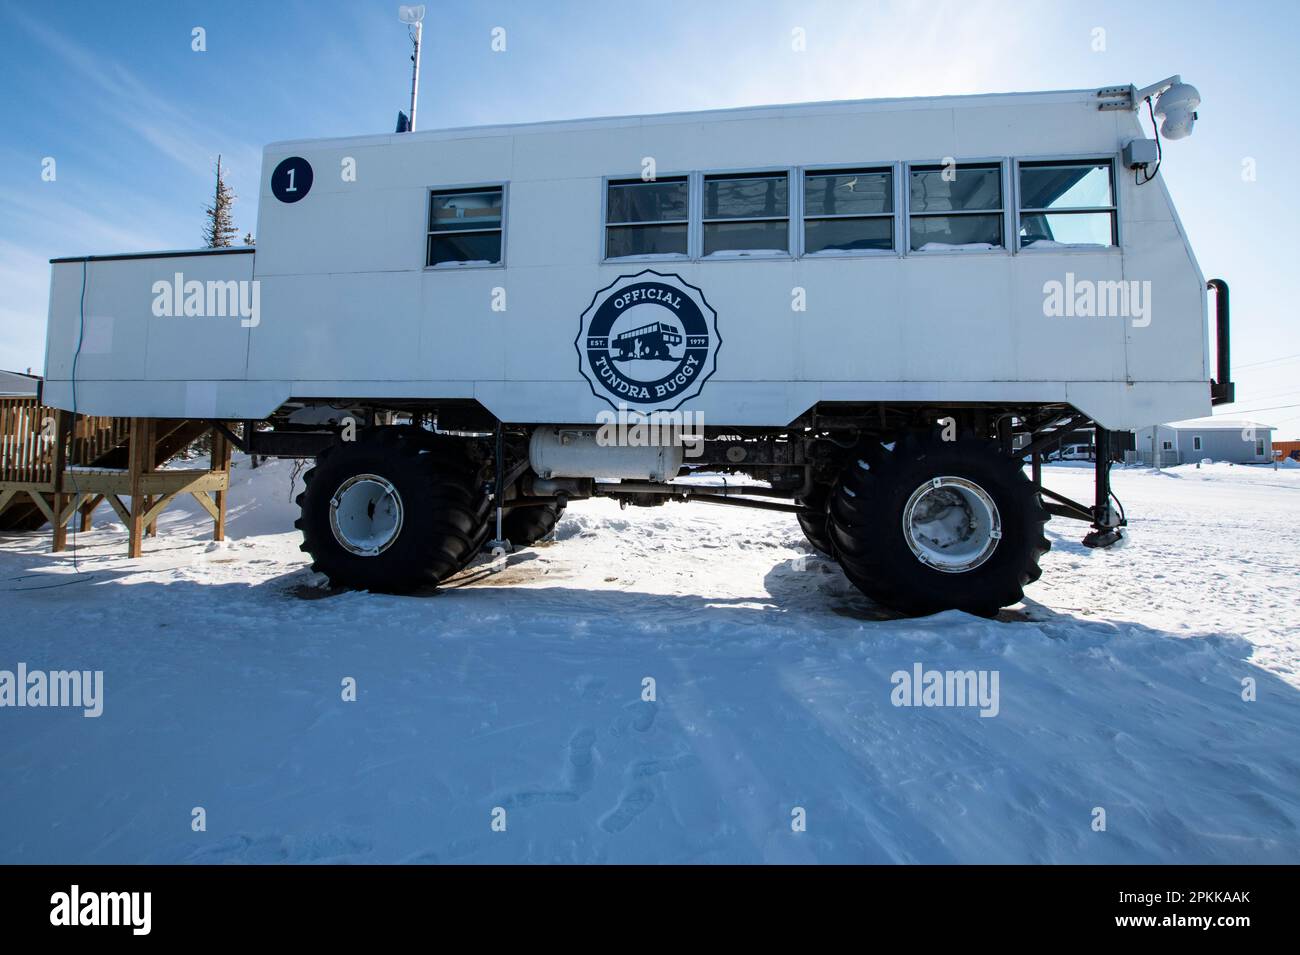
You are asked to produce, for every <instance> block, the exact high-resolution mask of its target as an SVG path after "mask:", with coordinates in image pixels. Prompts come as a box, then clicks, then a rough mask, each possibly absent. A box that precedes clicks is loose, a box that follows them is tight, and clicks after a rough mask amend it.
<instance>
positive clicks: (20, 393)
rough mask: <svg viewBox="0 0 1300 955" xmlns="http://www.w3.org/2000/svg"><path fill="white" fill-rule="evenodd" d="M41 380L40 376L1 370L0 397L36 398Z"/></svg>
mask: <svg viewBox="0 0 1300 955" xmlns="http://www.w3.org/2000/svg"><path fill="white" fill-rule="evenodd" d="M40 380H41V377H40V375H30V374H26V373H24V372H21V371H5V370H3V369H0V396H3V397H6V398H12V397H16V396H17V397H27V396H28V395H33V396H34V395H35V394H36V387H37V385H38V384H39V382H40Z"/></svg>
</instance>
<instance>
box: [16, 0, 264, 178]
mask: <svg viewBox="0 0 1300 955" xmlns="http://www.w3.org/2000/svg"><path fill="white" fill-rule="evenodd" d="M11 13H12V16H13V18H14V19H15V20H16V21H17V22H18V23H19V24H20V25H21V26H22V27H23V29H25V30H26V31H27V32H28V33H30V34H31V35H32V36H33V37H34V38H35V39H36V40H37V42H39V43H41V44H42V45H43V46H45V47H46V48H47V49H48V50H49V51H50V52H52V53H53V54H55V55H56V56H57V57H58V58H59V59H60V60H62V61H63V62H64V63H65V64H66V65H68V66H69V67H71V68H72V69H73V70H75V71H76V72H77V74H78V75H79V76H80V77H81V78H82V79H84V80H86V81H89V82H90V83H91V84H93V86H94V87H95V88H97V89H98V90H99V91H100V93H102V94H103V95H102V96H101V97H99V98H98V99H97V104H98V105H100V106H102V107H103V108H104V109H105V110H106V111H107V113H108V115H109V117H110V118H111V119H112V120H113V121H114V122H115V123H117V124H119V125H120V126H122V127H124V128H126V129H129V130H131V131H133V132H134V133H135V134H136V135H138V136H139V137H140V138H141V139H143V140H144V141H145V142H147V143H149V145H151V146H153V147H154V148H155V149H157V150H158V152H160V153H161V154H162V155H164V156H166V157H168V158H170V159H172V160H173V161H175V162H176V163H178V164H179V165H181V166H183V167H184V168H185V169H187V170H188V171H190V172H191V173H194V174H197V175H203V176H206V175H209V174H210V172H211V169H212V163H213V161H214V160H215V158H216V156H217V154H218V153H223V154H227V155H230V156H231V158H232V159H233V160H234V161H235V162H236V163H238V164H241V165H242V166H243V167H244V168H246V169H256V168H258V166H259V164H260V160H261V150H260V149H259V148H257V147H255V146H253V145H251V144H249V143H246V142H243V141H241V140H240V139H239V138H238V137H236V136H232V135H229V134H228V132H227V131H222V132H220V133H218V132H215V131H214V130H213V129H212V127H211V125H210V124H207V123H200V122H199V121H198V120H196V119H195V118H194V117H193V116H192V115H191V114H190V113H189V112H187V111H186V110H185V109H184V107H183V106H181V105H180V104H177V103H174V102H172V101H171V100H169V99H167V98H166V97H164V96H161V95H159V94H158V93H157V92H155V90H154V89H153V88H152V87H151V86H149V85H148V84H146V83H144V82H142V81H141V80H140V79H139V78H138V77H137V76H136V75H135V74H134V73H133V72H132V71H131V70H129V69H128V68H127V67H125V66H123V65H122V64H121V63H120V62H118V61H116V60H114V59H111V58H108V57H105V56H101V55H98V54H96V53H93V52H91V51H90V50H88V49H86V48H85V47H84V46H82V45H81V44H79V43H77V42H75V41H73V40H70V39H68V38H67V37H66V36H63V35H61V34H59V33H57V32H55V31H54V30H51V29H50V28H48V27H46V26H45V25H43V24H41V23H40V22H38V21H36V20H33V19H32V18H31V17H28V16H25V15H23V14H21V13H19V12H17V11H11Z"/></svg>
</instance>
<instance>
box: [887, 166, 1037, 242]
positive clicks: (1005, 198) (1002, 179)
mask: <svg viewBox="0 0 1300 955" xmlns="http://www.w3.org/2000/svg"><path fill="white" fill-rule="evenodd" d="M949 158H953V159H955V160H956V163H955V165H956V166H957V169H958V170H959V171H960V169H961V167H962V166H968V167H969V166H975V167H988V166H993V165H996V166H997V167H998V182H999V183H1000V185H1001V187H1002V188H1001V192H1002V205H1001V206H1000V207H999V208H998V209H996V210H994V209H971V210H962V211H960V212H917V213H913V212H912V173H913V171H930V170H932V169H935V168H938V169H942V168H943V167H944V166H945V165H946V164H945V163H944V161H943V160H942V159H937V160H936V159H926V160H908V161H907V162H905V163H904V164H903V172H904V176H905V185H904V188H903V199H904V200H905V201H906V203H907V208H906V210H905V211H904V219H905V221H906V223H907V236H906V239H907V241H906V243H905V248H906V250H907V251H906V253H905V254H907V255H909V256H911V255H920V256H930V255H1011V254H1012V251H1011V241H1010V238H1011V237H1010V236H1009V235H1008V230H1009V229H1010V227H1011V225H1010V222H1009V221H1008V220H1009V219H1010V216H1009V215H1008V214H1007V213H1008V209H1009V201H1010V200H1011V191H1010V186H1011V183H1010V179H1011V173H1010V168H1011V165H1012V159H1011V157H1009V156H984V157H972V158H970V159H958V158H957V157H955V156H954V157H949ZM977 215H985V216H988V215H997V216H1000V217H1001V219H1002V229H1001V238H1002V244H1001V245H1000V246H996V247H994V248H992V249H931V250H929V251H928V252H922V251H921V250H920V249H913V248H912V218H913V216H915V217H916V218H921V219H924V218H936V219H937V218H939V217H941V216H977ZM1017 221H1018V220H1017Z"/></svg>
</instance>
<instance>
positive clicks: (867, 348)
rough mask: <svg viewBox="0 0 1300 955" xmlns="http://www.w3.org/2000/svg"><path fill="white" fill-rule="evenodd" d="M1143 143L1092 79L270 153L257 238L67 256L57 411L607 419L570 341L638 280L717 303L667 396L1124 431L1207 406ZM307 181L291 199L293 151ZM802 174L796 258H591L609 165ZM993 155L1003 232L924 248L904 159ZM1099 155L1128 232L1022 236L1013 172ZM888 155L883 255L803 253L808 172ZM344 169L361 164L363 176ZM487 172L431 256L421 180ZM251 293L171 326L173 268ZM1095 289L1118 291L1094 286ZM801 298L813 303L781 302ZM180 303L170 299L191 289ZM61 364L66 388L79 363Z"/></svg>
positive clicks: (766, 409)
mask: <svg viewBox="0 0 1300 955" xmlns="http://www.w3.org/2000/svg"><path fill="white" fill-rule="evenodd" d="M1142 136H1143V132H1142V130H1141V128H1140V126H1139V123H1138V120H1137V118H1136V114H1135V112H1134V111H1132V110H1109V111H1108V110H1099V108H1098V99H1097V92H1096V91H1095V90H1083V91H1069V92H1052V93H1028V94H1006V95H989V96H963V97H941V98H926V99H894V100H875V101H857V102H835V103H823V104H810V105H796V106H773V107H759V108H745V109H733V110H717V111H710V112H699V113H681V114H671V115H660V116H631V117H620V118H607V119H592V120H582V121H574V122H551V123H536V124H528V125H515V126H497V127H484V128H475V129H452V130H441V131H428V132H424V131H421V132H413V133H402V134H394V135H377V136H361V137H355V138H347V139H326V140H310V141H293V142H283V143H276V144H273V145H271V146H268V147H267V148H266V150H265V153H264V158H263V170H262V188H261V195H260V205H259V216H258V227H257V247H256V252H255V253H253V252H248V253H247V254H238V252H239V251H240V250H235V251H234V252H233V253H232V254H218V255H213V254H210V253H191V254H184V255H180V254H177V255H173V256H172V257H167V258H160V257H127V258H125V259H123V260H115V259H113V258H111V257H105V258H94V257H92V258H90V259H89V260H84V259H74V260H56V262H55V264H54V266H53V278H52V289H51V297H50V313H49V334H48V341H47V354H46V383H45V392H44V394H45V400H46V401H47V402H48V403H51V404H53V405H55V406H58V407H62V408H65V409H73V408H74V403H75V409H74V410H77V411H81V412H85V413H93V414H105V415H123V416H141V417H143V416H151V417H187V418H212V419H262V418H265V417H267V416H269V415H271V414H272V413H274V412H275V411H276V410H277V409H278V408H280V407H281V406H283V405H284V404H285V403H286V402H287V401H289V400H290V399H303V400H312V399H322V400H327V399H344V400H346V399H386V398H392V399H433V400H436V399H473V400H476V401H477V402H479V403H480V404H481V405H482V406H483V407H484V408H485V409H487V411H489V412H490V413H491V414H492V415H494V416H495V417H496V418H498V419H500V420H502V421H506V422H527V423H536V424H542V423H575V422H591V421H593V420H595V419H596V416H597V414H598V413H600V412H602V411H605V410H608V409H610V408H611V407H612V406H614V405H616V404H617V402H616V401H615V400H613V397H612V396H611V395H608V394H602V393H598V391H597V389H596V388H595V387H594V386H593V384H592V383H591V382H590V381H589V380H588V378H587V377H586V376H585V375H584V373H583V371H582V369H581V367H580V357H579V356H578V355H575V351H580V349H577V348H575V344H576V340H577V337H578V334H579V325H580V317H581V316H582V315H583V312H584V310H585V309H587V308H588V306H589V305H590V304H591V303H592V302H593V296H595V295H596V293H598V292H599V291H600V290H603V289H606V288H607V287H609V286H611V285H612V284H613V283H616V282H618V281H620V277H622V276H631V275H635V274H636V273H640V272H642V271H643V270H646V269H650V270H652V271H654V272H658V273H664V274H671V275H673V276H676V277H677V278H678V279H680V281H681V282H682V283H684V285H686V286H691V287H694V288H695V289H697V290H698V291H699V293H700V296H701V297H702V298H703V299H705V300H707V306H708V307H709V308H711V309H712V310H713V311H714V312H715V313H716V336H720V339H721V344H720V345H719V344H717V342H716V341H714V342H712V346H711V347H712V348H713V353H712V357H713V358H714V360H715V368H714V370H713V371H712V373H711V376H708V377H707V380H703V378H700V379H697V381H696V382H695V384H697V385H699V387H697V388H695V389H694V393H693V394H691V395H689V396H687V397H686V398H685V399H684V401H682V402H681V403H680V404H679V405H678V406H677V407H679V408H680V409H681V410H686V411H692V412H696V413H698V414H700V415H701V417H702V420H703V421H705V422H708V423H709V424H712V425H743V426H762V427H780V426H784V425H786V424H788V423H789V422H792V421H794V420H795V419H796V418H798V417H799V416H800V415H801V414H803V413H805V412H807V411H808V410H809V409H811V408H813V407H814V406H817V405H818V404H819V403H829V402H876V401H889V402H923V403H933V404H940V405H941V404H951V403H964V402H996V403H1000V404H1004V405H1006V404H1018V405H1034V404H1065V405H1070V406H1073V407H1075V408H1077V409H1078V410H1080V411H1081V412H1083V413H1085V414H1086V415H1088V416H1089V417H1091V418H1092V419H1094V420H1095V421H1096V422H1098V423H1099V424H1101V425H1102V426H1104V427H1106V428H1109V429H1131V428H1138V427H1142V426H1146V425H1150V424H1152V423H1155V422H1161V421H1168V420H1174V419H1180V418H1192V417H1198V416H1202V415H1205V414H1208V413H1209V410H1210V390H1209V378H1210V369H1209V362H1208V355H1207V351H1208V349H1207V318H1206V295H1205V282H1204V279H1203V276H1202V275H1201V272H1200V270H1199V268H1198V266H1197V263H1196V260H1195V258H1194V256H1193V254H1192V251H1191V249H1190V247H1189V245H1188V242H1187V237H1186V235H1185V234H1184V232H1183V229H1182V227H1181V225H1180V223H1179V220H1178V217H1177V214H1176V212H1175V211H1174V207H1173V204H1172V202H1171V200H1170V197H1169V195H1168V193H1167V191H1166V189H1165V187H1164V184H1163V181H1162V180H1161V179H1160V178H1159V177H1158V176H1157V177H1156V178H1155V179H1154V180H1153V181H1151V182H1150V183H1148V184H1145V185H1137V184H1135V182H1134V177H1133V174H1132V171H1131V170H1128V169H1126V168H1125V167H1124V165H1123V163H1122V162H1121V158H1120V153H1121V150H1122V147H1123V145H1124V143H1125V142H1127V141H1129V140H1132V139H1135V138H1141V137H1142ZM290 157H299V158H301V159H303V160H305V161H306V162H307V163H309V164H310V167H311V169H312V170H314V180H313V183H312V186H311V188H310V192H309V193H308V194H307V195H305V196H304V197H303V199H302V200H301V201H296V202H284V201H280V200H279V199H277V198H276V197H275V196H274V195H273V191H272V189H271V183H270V180H271V176H272V172H273V170H275V169H276V168H277V166H279V164H280V163H281V162H282V161H283V160H285V159H287V158H290ZM647 159H652V160H653V163H654V167H655V173H656V175H657V176H658V177H661V178H662V177H671V176H677V175H685V176H687V177H688V179H689V182H690V189H691V195H692V203H693V204H697V203H698V196H699V190H700V188H701V186H700V183H701V181H702V177H703V176H705V175H709V174H716V173H719V172H726V171H733V172H735V171H774V170H775V171H780V170H785V171H788V173H789V175H790V184H791V186H790V202H789V210H788V211H789V243H788V246H789V248H788V250H787V251H778V252H773V253H756V254H750V255H744V256H736V255H730V256H704V255H702V254H700V253H701V251H702V249H701V244H700V241H699V234H700V230H701V224H700V216H699V213H698V211H697V210H696V211H693V212H692V214H691V221H690V224H689V228H690V230H691V240H690V251H689V253H688V254H686V255H681V256H667V257H654V256H640V257H637V258H635V259H615V260H607V259H605V258H604V250H605V212H606V209H605V203H606V198H605V197H606V188H607V182H608V181H609V180H611V179H636V178H638V177H642V173H643V170H645V169H646V166H645V160H647ZM954 159H955V160H956V162H957V163H968V162H977V161H991V162H995V163H998V164H999V167H998V168H999V170H1000V172H999V174H1000V176H1001V186H1002V188H1001V192H1002V200H1001V201H1002V209H1001V215H1002V243H1001V247H1000V248H993V249H971V248H954V249H947V250H933V249H932V250H927V251H912V250H911V248H910V247H909V242H908V235H909V211H910V210H909V202H910V197H909V188H908V183H909V177H908V170H909V166H911V165H917V164H927V165H929V164H944V163H945V162H949V161H951V160H954ZM1047 159H1060V160H1108V161H1110V162H1111V163H1112V170H1113V182H1114V212H1115V219H1116V227H1115V232H1116V235H1117V239H1118V241H1117V244H1114V245H1111V246H1106V247H1102V246H1095V247H1086V246H1079V247H1067V246H1060V245H1049V246H1040V247H1038V248H1034V247H1027V248H1020V247H1019V243H1018V241H1017V234H1016V233H1017V228H1018V221H1019V218H1018V214H1017V210H1018V195H1017V193H1018V188H1019V185H1018V176H1017V168H1018V164H1019V163H1022V162H1027V161H1031V160H1047ZM862 167H871V168H875V167H887V168H889V169H891V170H892V172H893V175H892V189H893V203H892V205H893V211H892V218H893V234H894V236H895V248H894V250H893V251H872V252H862V253H854V254H847V253H846V254H824V253H823V254H804V250H803V248H802V243H803V228H802V216H801V210H802V206H803V202H804V196H803V190H802V188H800V186H801V184H802V183H803V181H804V180H803V177H804V175H805V173H806V172H807V171H814V170H818V169H836V168H840V169H857V168H862ZM349 171H351V173H353V174H354V175H349ZM464 186H500V187H502V189H503V193H504V210H505V212H504V224H503V246H502V249H503V254H502V259H501V262H500V264H498V265H490V266H480V265H475V264H472V263H471V264H464V265H458V266H451V267H447V266H435V267H427V265H426V237H427V232H428V221H429V215H430V195H431V191H433V190H446V189H449V188H454V187H464ZM178 273H179V274H180V275H181V276H183V280H184V281H185V282H189V281H191V280H196V281H201V282H207V281H210V280H234V281H250V280H256V282H257V283H259V295H260V315H259V316H258V317H257V320H256V321H255V322H253V321H249V320H243V321H241V320H240V318H239V317H238V316H236V317H230V316H227V317H219V316H217V317H214V316H207V317H183V316H181V317H178V316H166V315H163V316H160V315H157V314H155V312H156V311H157V309H156V302H157V298H158V292H157V291H156V290H155V288H156V283H157V282H159V281H172V280H173V278H174V276H176V275H177V274H178ZM1133 281H1136V282H1139V283H1148V282H1149V283H1150V284H1149V285H1147V286H1145V287H1146V289H1147V293H1146V302H1147V305H1148V306H1149V313H1148V314H1146V315H1145V316H1141V317H1131V316H1127V315H1121V316H1109V317H1085V316H1073V317H1071V316H1059V317H1054V316H1051V315H1049V314H1048V309H1047V307H1046V305H1045V299H1046V297H1047V296H1046V291H1045V290H1046V288H1047V287H1048V285H1049V283H1053V282H1056V283H1062V284H1063V285H1065V286H1066V287H1067V289H1072V288H1074V287H1076V286H1078V285H1079V283H1088V282H1093V283H1115V282H1133ZM1103 287H1104V286H1103ZM801 294H802V298H803V309H802V310H799V309H798V308H797V307H796V306H795V302H796V301H797V300H798V299H799V296H800V295H801ZM178 301H179V300H178ZM74 366H75V378H76V381H75V401H74V388H73V377H74Z"/></svg>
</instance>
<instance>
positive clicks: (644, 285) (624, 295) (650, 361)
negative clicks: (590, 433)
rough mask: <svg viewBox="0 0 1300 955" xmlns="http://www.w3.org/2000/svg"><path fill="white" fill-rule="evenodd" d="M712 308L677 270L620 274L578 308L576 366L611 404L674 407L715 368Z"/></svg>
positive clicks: (695, 392)
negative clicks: (581, 310) (670, 273)
mask: <svg viewBox="0 0 1300 955" xmlns="http://www.w3.org/2000/svg"><path fill="white" fill-rule="evenodd" d="M721 344H722V339H721V338H720V337H719V336H718V313H717V312H715V311H714V310H713V308H712V306H710V305H709V303H708V302H707V301H705V298H704V292H703V291H702V290H701V289H699V288H697V287H696V286H694V285H691V284H690V283H689V282H687V281H685V280H684V279H683V278H682V277H681V276H679V275H668V274H664V273H662V272H656V271H654V270H653V269H646V270H644V271H642V272H638V273H637V274H636V275H620V276H619V277H618V278H617V279H615V280H614V281H613V282H612V283H611V284H610V285H607V286H606V287H605V288H603V289H601V290H600V291H599V292H597V293H596V294H595V296H593V297H592V300H591V304H590V305H588V306H587V309H586V311H584V312H583V313H582V318H581V323H580V325H579V328H578V337H577V339H575V341H574V346H575V347H576V348H577V350H578V368H579V371H581V372H582V375H583V377H584V378H586V379H587V381H588V382H589V383H590V384H591V390H592V393H593V394H594V395H596V396H597V397H598V398H604V399H605V400H606V401H608V402H609V403H610V404H611V405H613V406H614V407H618V404H617V403H620V402H621V403H623V404H625V405H629V406H632V407H636V408H637V409H638V410H640V411H644V412H647V413H648V412H652V411H672V410H674V409H675V408H677V407H679V406H680V405H681V403H682V402H683V401H685V400H686V399H688V398H694V397H695V396H697V395H698V394H699V393H700V389H701V388H703V386H704V382H705V381H707V380H708V379H709V376H710V375H712V374H713V372H714V370H715V369H716V368H717V362H718V347H719V346H720V345H721Z"/></svg>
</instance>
